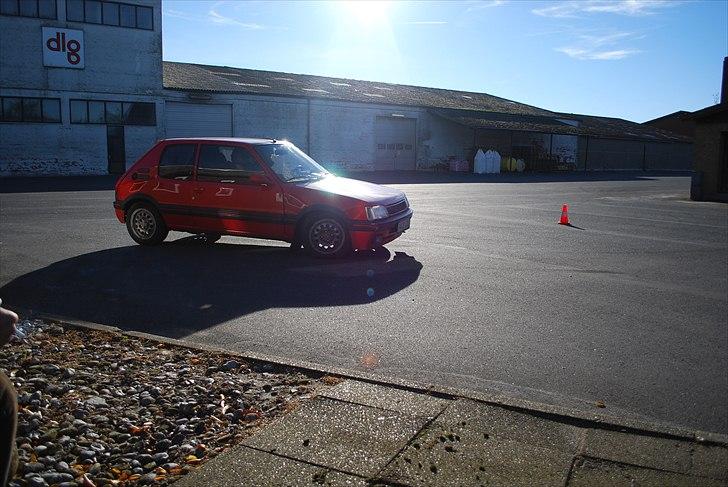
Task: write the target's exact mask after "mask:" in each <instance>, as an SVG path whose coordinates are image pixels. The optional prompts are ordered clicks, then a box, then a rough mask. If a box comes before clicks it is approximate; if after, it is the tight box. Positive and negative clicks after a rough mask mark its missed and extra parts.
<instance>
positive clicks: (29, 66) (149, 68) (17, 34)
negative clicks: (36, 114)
mask: <svg viewBox="0 0 728 487" xmlns="http://www.w3.org/2000/svg"><path fill="white" fill-rule="evenodd" d="M124 3H130V4H137V5H146V6H150V7H152V8H153V10H154V14H153V15H154V30H153V31H150V30H142V29H131V28H126V27H114V26H108V25H97V24H87V23H83V22H66V20H65V19H66V2H65V0H58V1H57V12H58V19H57V20H52V19H34V18H25V17H14V16H4V15H2V16H0V59H2V69H1V70H0V87H2V88H24V89H37V90H70V91H89V92H105V93H126V94H158V93H160V92H161V89H162V9H161V0H124ZM42 27H60V28H64V29H76V30H82V31H83V32H84V49H85V52H86V54H85V68H84V69H70V68H51V67H45V66H43V40H42V35H41V28H42Z"/></svg>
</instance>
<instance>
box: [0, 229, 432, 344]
mask: <svg viewBox="0 0 728 487" xmlns="http://www.w3.org/2000/svg"><path fill="white" fill-rule="evenodd" d="M421 269H422V264H421V263H420V262H418V261H417V260H416V259H415V258H413V257H411V256H409V255H407V254H406V253H401V252H396V253H395V254H394V255H392V254H391V253H390V252H389V251H387V250H385V249H382V250H379V251H377V252H367V253H358V252H357V253H356V254H354V255H353V256H352V257H350V258H347V259H342V260H321V259H315V258H313V257H309V256H307V255H306V254H303V253H293V252H291V251H290V250H289V249H288V248H285V247H265V246H254V245H238V244H225V243H216V244H212V245H210V244H205V243H202V242H201V241H200V240H199V239H195V238H192V237H187V238H182V239H180V240H176V241H174V242H168V243H165V244H163V245H160V246H158V247H142V246H129V247H119V248H114V249H108V250H102V251H99V252H93V253H90V254H85V255H80V256H78V257H73V258H71V259H67V260H64V261H60V262H56V263H54V264H51V265H49V266H48V267H45V268H43V269H39V270H37V271H34V272H31V273H28V274H25V275H23V276H21V277H18V278H17V279H14V280H13V281H11V282H10V283H8V284H7V285H5V286H3V287H2V288H0V296H2V297H3V302H4V303H6V305H8V306H9V307H11V308H12V307H16V308H18V309H25V310H28V311H37V312H44V313H48V314H56V315H61V316H66V317H70V318H76V319H79V320H84V321H92V322H96V323H102V324H105V325H113V326H118V327H119V328H122V329H125V330H137V331H144V332H148V333H155V334H160V335H166V336H169V337H173V338H182V337H185V336H187V335H189V334H191V333H193V332H196V331H199V330H202V329H205V328H208V327H211V326H214V325H217V324H219V323H222V322H225V321H228V320H231V319H234V318H238V317H241V316H244V315H247V314H249V313H253V312H255V311H259V310H264V309H268V308H285V307H312V306H344V305H353V304H363V303H369V302H372V301H377V300H380V299H383V298H386V297H387V296H391V295H392V294H395V293H397V292H399V291H401V290H402V289H404V288H406V287H407V286H409V285H411V284H412V283H414V282H415V281H416V280H417V279H418V277H419V275H420V270H421ZM369 290H371V291H369Z"/></svg>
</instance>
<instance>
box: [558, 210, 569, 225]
mask: <svg viewBox="0 0 728 487" xmlns="http://www.w3.org/2000/svg"><path fill="white" fill-rule="evenodd" d="M559 225H571V223H570V222H569V205H564V206H562V207H561V218H560V219H559Z"/></svg>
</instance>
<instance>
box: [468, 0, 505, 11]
mask: <svg viewBox="0 0 728 487" xmlns="http://www.w3.org/2000/svg"><path fill="white" fill-rule="evenodd" d="M466 3H467V4H468V8H467V9H466V10H465V11H466V12H472V11H474V10H482V9H484V8H492V7H500V6H501V5H505V3H506V0H474V1H470V2H466Z"/></svg>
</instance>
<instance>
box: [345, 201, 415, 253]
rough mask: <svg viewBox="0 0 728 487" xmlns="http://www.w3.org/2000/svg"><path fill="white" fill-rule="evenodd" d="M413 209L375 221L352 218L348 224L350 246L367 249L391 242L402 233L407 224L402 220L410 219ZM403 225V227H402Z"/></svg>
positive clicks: (407, 226)
mask: <svg viewBox="0 0 728 487" xmlns="http://www.w3.org/2000/svg"><path fill="white" fill-rule="evenodd" d="M412 215H413V211H412V209H411V208H407V211H404V212H402V213H399V214H397V215H394V216H391V217H389V218H385V219H383V220H377V221H359V220H354V221H352V222H351V225H350V233H351V246H352V248H354V249H356V250H369V249H372V248H374V247H378V246H380V245H384V244H386V243H389V242H391V241H392V240H394V239H395V238H397V237H399V236H400V235H402V234H403V233H404V232H405V231H406V230H407V228H409V224H408V223H407V224H405V223H403V222H405V221H407V222H409V220H411V219H412ZM403 226H404V227H406V228H404V229H402V228H403Z"/></svg>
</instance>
